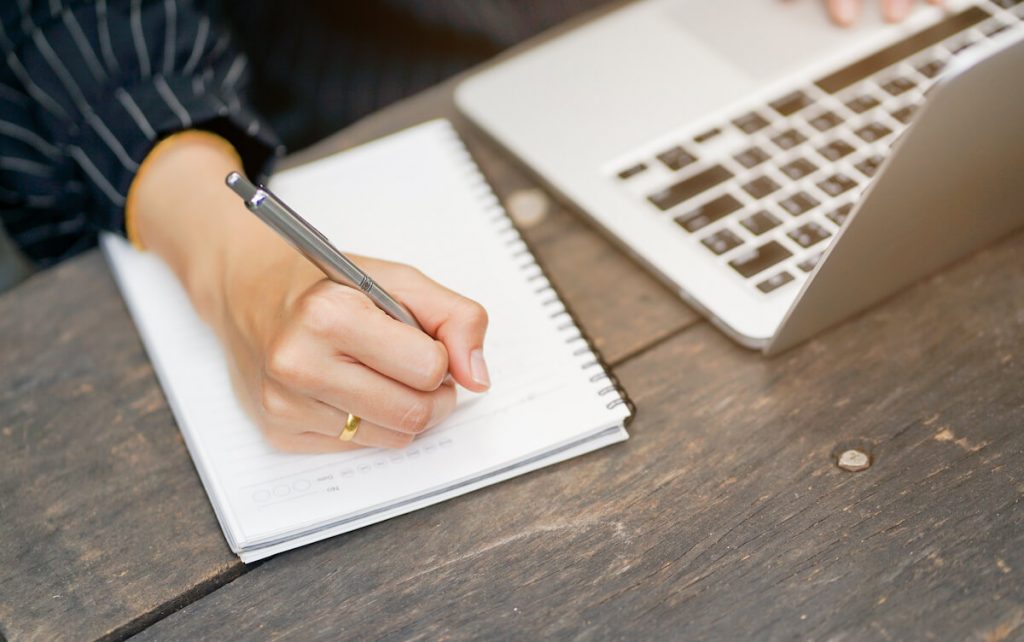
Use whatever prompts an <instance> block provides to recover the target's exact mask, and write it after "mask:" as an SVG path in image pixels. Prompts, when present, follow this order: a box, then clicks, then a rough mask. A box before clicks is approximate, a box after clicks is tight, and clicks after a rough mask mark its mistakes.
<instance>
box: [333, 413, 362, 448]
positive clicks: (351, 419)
mask: <svg viewBox="0 0 1024 642" xmlns="http://www.w3.org/2000/svg"><path fill="white" fill-rule="evenodd" d="M361 421H362V419H360V418H359V416H358V415H353V414H352V413H351V412H350V413H348V419H346V420H345V427H344V428H342V429H341V434H340V435H338V439H340V440H342V441H352V438H353V437H355V436H356V433H357V432H359V423H360V422H361Z"/></svg>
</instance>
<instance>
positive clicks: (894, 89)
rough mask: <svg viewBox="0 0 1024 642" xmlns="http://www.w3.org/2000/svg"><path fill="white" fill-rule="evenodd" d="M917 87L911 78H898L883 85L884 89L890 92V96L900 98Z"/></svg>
mask: <svg viewBox="0 0 1024 642" xmlns="http://www.w3.org/2000/svg"><path fill="white" fill-rule="evenodd" d="M916 86H917V85H916V84H915V83H914V81H913V80H911V79H909V78H904V77H903V76H897V77H895V78H893V79H892V80H890V81H888V82H886V83H883V84H882V89H884V90H885V91H887V92H889V94H890V95H892V96H900V95H902V94H905V93H907V92H908V91H910V90H911V89H913V88H914V87H916Z"/></svg>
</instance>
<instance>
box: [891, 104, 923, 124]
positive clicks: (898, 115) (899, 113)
mask: <svg viewBox="0 0 1024 642" xmlns="http://www.w3.org/2000/svg"><path fill="white" fill-rule="evenodd" d="M915 111H917V105H904V106H903V107H900V108H899V109H897V110H896V111H894V112H892V117H893V118H895V119H896V120H898V121H900V122H901V123H903V124H904V125H906V124H907V123H909V122H910V119H911V118H913V117H914V112H915Z"/></svg>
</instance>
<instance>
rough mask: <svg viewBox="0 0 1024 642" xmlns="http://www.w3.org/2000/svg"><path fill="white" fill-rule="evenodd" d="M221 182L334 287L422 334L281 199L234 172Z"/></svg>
mask: <svg viewBox="0 0 1024 642" xmlns="http://www.w3.org/2000/svg"><path fill="white" fill-rule="evenodd" d="M225 182H226V183H227V184H228V187H230V188H231V189H232V190H233V191H234V192H235V193H236V194H238V195H239V196H241V197H242V200H243V201H245V206H246V207H247V208H249V211H250V212H252V213H253V214H255V215H256V216H258V217H259V218H260V220H262V221H263V222H264V223H266V224H267V225H269V226H270V228H271V229H273V230H274V231H275V232H277V233H278V234H280V235H281V237H282V238H284V240H286V241H288V243H290V244H291V246H292V247H294V248H295V249H296V250H298V251H299V252H301V253H302V255H303V256H305V257H306V258H307V259H309V261H310V262H311V263H313V265H315V266H317V267H318V268H320V270H321V271H322V272H323V273H324V274H326V275H327V278H329V279H330V280H332V281H334V282H335V283H342V284H344V285H351V286H352V287H354V288H359V289H360V290H362V291H363V292H364V293H365V294H366V296H368V297H370V300H371V301H373V302H374V303H375V304H376V305H377V307H378V308H380V309H381V310H384V312H387V313H388V314H389V315H390V316H391V317H393V318H395V319H398V320H399V321H401V322H402V323H407V324H409V325H411V326H412V327H414V328H418V329H420V330H422V329H423V328H422V327H420V324H419V323H417V322H416V317H414V316H413V315H412V313H411V312H409V309H408V308H406V307H405V306H404V305H402V304H401V303H399V302H398V301H396V300H395V298H394V297H393V296H391V295H390V294H388V293H387V292H386V291H385V290H384V288H382V287H380V286H379V285H377V283H376V282H374V280H373V279H371V278H370V276H369V275H368V274H367V273H366V272H363V271H362V270H361V269H359V267H358V266H357V265H356V264H355V263H353V262H352V261H350V260H349V259H348V257H346V256H345V255H344V254H342V253H341V251H340V250H338V248H336V247H334V244H333V243H331V242H330V241H329V240H328V239H327V237H326V236H324V235H323V234H321V233H320V231H319V230H317V229H316V228H315V227H313V226H312V225H310V223H309V221H307V220H306V219H304V218H302V217H301V216H299V215H298V214H297V213H296V212H295V210H293V209H292V208H290V207H288V206H287V205H285V204H284V203H283V202H282V201H281V199H279V198H277V197H276V196H274V194H273V193H272V192H271V191H270V190H268V189H267V188H265V187H263V186H262V185H260V186H256V185H253V184H252V183H251V182H249V180H248V179H247V178H245V177H244V176H242V175H241V174H239V173H238V172H231V173H230V174H228V176H227V178H226V179H225Z"/></svg>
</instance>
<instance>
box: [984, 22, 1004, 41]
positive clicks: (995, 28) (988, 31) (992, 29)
mask: <svg viewBox="0 0 1024 642" xmlns="http://www.w3.org/2000/svg"><path fill="white" fill-rule="evenodd" d="M1009 28H1010V25H1008V24H1003V23H1001V22H993V23H992V24H990V25H986V26H985V28H984V29H982V30H981V31H982V33H984V34H985V35H986V36H988V37H989V38H992V37H993V36H997V35H999V34H1001V33H1003V32H1004V31H1006V30H1007V29H1009Z"/></svg>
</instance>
